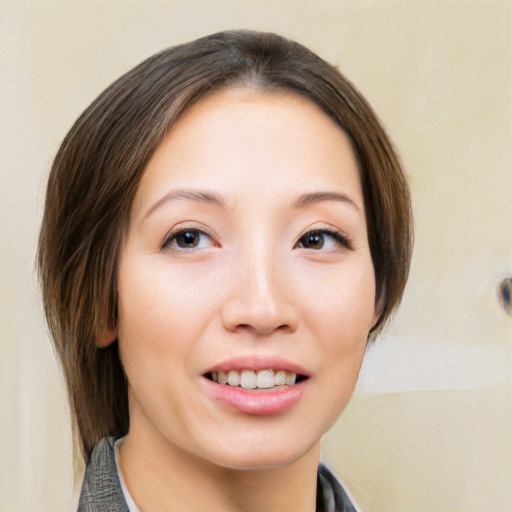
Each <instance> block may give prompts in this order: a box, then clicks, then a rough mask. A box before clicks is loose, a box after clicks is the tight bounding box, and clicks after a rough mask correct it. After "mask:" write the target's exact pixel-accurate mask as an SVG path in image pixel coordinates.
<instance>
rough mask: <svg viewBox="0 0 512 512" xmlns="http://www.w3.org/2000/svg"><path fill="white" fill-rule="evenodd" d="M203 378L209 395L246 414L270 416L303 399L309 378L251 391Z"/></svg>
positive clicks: (203, 384) (203, 383)
mask: <svg viewBox="0 0 512 512" xmlns="http://www.w3.org/2000/svg"><path fill="white" fill-rule="evenodd" d="M201 380H202V386H203V387H204V390H205V392H206V393H207V394H208V395H209V396H211V397H213V398H214V399H216V400H218V401H219V402H221V403H223V404H224V405H227V406H228V407H231V408H233V409H236V410H238V411H240V412H242V413H244V414H252V415H255V416H269V415H271V414H280V413H283V412H285V411H287V410H288V409H290V408H291V407H293V406H294V405H295V404H296V403H297V402H298V401H299V400H300V399H301V397H302V395H303V394H304V391H305V389H306V383H307V380H303V381H302V382H299V383H298V384H295V385H293V386H290V387H288V388H286V389H277V390H275V391H263V390H260V391H250V390H247V389H243V388H240V387H236V388H235V387H233V386H228V385H227V384H217V383H216V382H213V381H211V380H209V379H207V378H205V377H203V378H202V379H201Z"/></svg>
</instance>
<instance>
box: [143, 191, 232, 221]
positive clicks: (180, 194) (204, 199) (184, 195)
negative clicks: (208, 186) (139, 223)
mask: <svg viewBox="0 0 512 512" xmlns="http://www.w3.org/2000/svg"><path fill="white" fill-rule="evenodd" d="M180 199H187V200H190V201H196V202H199V203H207V204H208V203H209V204H215V205H218V206H226V202H225V201H224V199H223V198H222V197H221V196H220V195H219V194H217V193H215V192H206V191H202V190H173V191H172V192H169V193H168V194H165V196H163V197H162V198H160V199H159V200H158V201H157V202H156V203H154V204H153V205H152V206H151V207H150V208H149V210H148V211H147V212H146V213H145V215H144V219H146V218H148V217H149V216H150V215H151V214H152V213H153V212H154V211H155V210H157V209H158V208H160V207H161V206H162V205H164V204H165V203H168V202H170V201H176V200H180Z"/></svg>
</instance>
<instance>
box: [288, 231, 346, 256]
mask: <svg viewBox="0 0 512 512" xmlns="http://www.w3.org/2000/svg"><path fill="white" fill-rule="evenodd" d="M340 246H343V247H347V248H350V244H349V241H348V239H347V237H346V236H345V235H343V234H342V233H340V232H338V231H333V230H327V229H320V230H316V231H310V232H309V233H306V234H305V235H304V236H303V237H301V238H300V239H299V241H298V242H297V245H296V247H300V248H302V249H311V250H313V251H319V250H332V249H336V248H337V247H340Z"/></svg>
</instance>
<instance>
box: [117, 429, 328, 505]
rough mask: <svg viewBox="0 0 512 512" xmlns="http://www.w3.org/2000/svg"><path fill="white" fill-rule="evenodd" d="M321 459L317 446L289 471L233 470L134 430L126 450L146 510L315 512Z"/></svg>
mask: <svg viewBox="0 0 512 512" xmlns="http://www.w3.org/2000/svg"><path fill="white" fill-rule="evenodd" d="M319 459H320V443H317V444H315V445H314V446H313V447H312V448H310V449H309V450H308V451H307V452H306V453H305V454H304V455H302V456H301V457H300V458H298V459H297V460H295V461H293V462H291V463H290V464H288V465H286V466H282V467H277V468H265V469H251V470H238V469H229V468H224V467H219V466H217V465H215V464H213V463H212V462H210V461H206V460H204V459H200V458H198V457H196V456H194V455H191V454H189V453H187V452H184V451H182V450H180V449H179V448H177V447H176V446H174V445H172V444H170V443H169V442H168V441H166V440H165V439H160V440H154V439H152V440H149V439H148V438H147V437H145V436H140V435H135V433H134V432H132V430H131V431H130V433H129V434H128V435H127V436H126V439H125V440H124V442H123V445H122V447H121V451H120V466H121V471H122V473H123V476H124V479H125V482H126V485H127V487H128V489H129V491H130V494H131V495H132V498H133V499H134V501H135V503H136V504H137V506H138V507H139V508H140V509H141V510H142V511H147V510H149V511H150V510H168V511H171V512H172V511H178V510H179V511H182V512H187V511H190V512H192V511H197V510H222V511H225V512H260V511H261V510H265V511H268V512H274V511H275V512H278V511H279V512H286V511H290V512H292V511H293V512H311V511H314V510H315V506H316V482H317V469H318V463H319Z"/></svg>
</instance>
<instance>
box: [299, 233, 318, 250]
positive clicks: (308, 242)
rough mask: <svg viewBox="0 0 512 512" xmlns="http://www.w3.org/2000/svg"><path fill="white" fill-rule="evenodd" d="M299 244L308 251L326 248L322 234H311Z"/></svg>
mask: <svg viewBox="0 0 512 512" xmlns="http://www.w3.org/2000/svg"><path fill="white" fill-rule="evenodd" d="M299 242H300V244H301V245H302V247H304V248H306V249H321V248H322V247H323V246H324V236H323V235H322V234H320V233H309V234H308V235H306V236H303V237H302V238H301V239H300V241H299Z"/></svg>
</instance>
